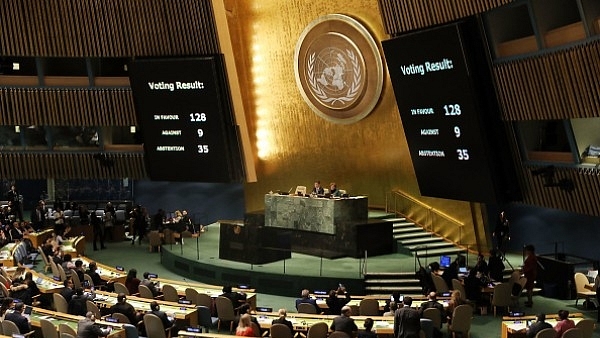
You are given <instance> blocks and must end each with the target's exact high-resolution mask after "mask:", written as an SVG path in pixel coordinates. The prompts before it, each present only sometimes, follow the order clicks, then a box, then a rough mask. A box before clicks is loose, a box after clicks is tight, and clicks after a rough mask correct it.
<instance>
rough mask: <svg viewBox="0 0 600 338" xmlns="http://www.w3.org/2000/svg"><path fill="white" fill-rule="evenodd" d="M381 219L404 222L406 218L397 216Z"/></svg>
mask: <svg viewBox="0 0 600 338" xmlns="http://www.w3.org/2000/svg"><path fill="white" fill-rule="evenodd" d="M381 220H382V221H386V222H405V221H406V218H404V217H397V218H383V219H381Z"/></svg>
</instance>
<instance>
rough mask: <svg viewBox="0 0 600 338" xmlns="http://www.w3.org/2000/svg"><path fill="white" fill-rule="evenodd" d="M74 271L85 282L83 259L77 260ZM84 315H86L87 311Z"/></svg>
mask: <svg viewBox="0 0 600 338" xmlns="http://www.w3.org/2000/svg"><path fill="white" fill-rule="evenodd" d="M73 271H74V272H75V273H76V274H77V277H79V281H80V282H83V280H84V278H83V275H84V274H85V270H84V269H83V261H82V260H81V259H78V260H76V261H75V269H73ZM82 316H85V313H84V314H83V315H82Z"/></svg>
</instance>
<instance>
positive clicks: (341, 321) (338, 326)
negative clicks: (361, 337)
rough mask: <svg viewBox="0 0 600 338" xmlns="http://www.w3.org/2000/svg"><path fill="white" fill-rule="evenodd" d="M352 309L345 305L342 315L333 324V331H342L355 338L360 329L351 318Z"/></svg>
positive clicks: (334, 319)
mask: <svg viewBox="0 0 600 338" xmlns="http://www.w3.org/2000/svg"><path fill="white" fill-rule="evenodd" d="M350 315H352V309H351V308H350V307H349V306H347V305H345V306H344V307H342V315H341V316H337V317H335V318H333V322H332V323H331V331H342V332H345V333H347V334H348V336H349V337H354V336H355V333H356V331H358V327H357V326H356V323H354V319H352V318H350Z"/></svg>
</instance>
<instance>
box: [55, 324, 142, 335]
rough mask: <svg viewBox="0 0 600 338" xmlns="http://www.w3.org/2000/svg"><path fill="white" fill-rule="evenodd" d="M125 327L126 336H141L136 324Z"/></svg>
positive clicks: (125, 325)
mask: <svg viewBox="0 0 600 338" xmlns="http://www.w3.org/2000/svg"><path fill="white" fill-rule="evenodd" d="M123 328H124V329H125V337H126V338H139V337H140V334H139V332H138V329H137V327H135V326H134V325H131V324H123ZM61 338H62V337H61Z"/></svg>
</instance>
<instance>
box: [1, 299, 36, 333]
mask: <svg viewBox="0 0 600 338" xmlns="http://www.w3.org/2000/svg"><path fill="white" fill-rule="evenodd" d="M24 308H25V305H24V304H23V303H21V302H19V303H16V304H15V309H14V311H12V312H7V313H6V316H4V320H8V321H11V322H13V323H15V324H16V325H17V327H18V328H19V332H20V333H21V334H26V333H28V332H29V331H31V324H30V323H29V319H28V318H27V317H25V316H23V310H24Z"/></svg>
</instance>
